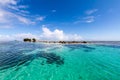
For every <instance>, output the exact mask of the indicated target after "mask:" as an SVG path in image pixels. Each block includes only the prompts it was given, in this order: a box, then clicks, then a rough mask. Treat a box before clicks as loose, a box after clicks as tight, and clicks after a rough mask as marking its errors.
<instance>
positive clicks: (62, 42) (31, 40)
mask: <svg viewBox="0 0 120 80" xmlns="http://www.w3.org/2000/svg"><path fill="white" fill-rule="evenodd" d="M23 41H24V42H42V43H60V44H80V43H89V42H87V41H46V40H37V39H35V38H24V39H23Z"/></svg>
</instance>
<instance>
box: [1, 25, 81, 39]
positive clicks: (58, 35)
mask: <svg viewBox="0 0 120 80" xmlns="http://www.w3.org/2000/svg"><path fill="white" fill-rule="evenodd" d="M42 31H43V32H42V33H41V34H38V35H34V34H32V33H20V34H13V35H0V41H6V40H7V41H10V40H23V39H24V38H36V39H38V40H66V41H72V40H75V41H76V40H83V39H82V37H81V36H80V35H78V34H65V33H64V31H63V30H59V29H55V30H54V31H51V30H50V29H49V28H47V27H46V26H45V25H43V28H42Z"/></svg>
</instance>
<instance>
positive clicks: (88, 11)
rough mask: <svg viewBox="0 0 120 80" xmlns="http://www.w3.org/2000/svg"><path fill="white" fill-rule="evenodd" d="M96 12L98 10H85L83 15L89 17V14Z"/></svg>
mask: <svg viewBox="0 0 120 80" xmlns="http://www.w3.org/2000/svg"><path fill="white" fill-rule="evenodd" d="M97 11H98V9H92V10H87V11H86V12H85V13H86V14H87V15H91V14H93V13H95V12H97Z"/></svg>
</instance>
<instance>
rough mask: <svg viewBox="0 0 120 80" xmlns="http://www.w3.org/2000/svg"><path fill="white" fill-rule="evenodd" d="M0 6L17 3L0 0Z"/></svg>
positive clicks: (13, 0)
mask: <svg viewBox="0 0 120 80" xmlns="http://www.w3.org/2000/svg"><path fill="white" fill-rule="evenodd" d="M0 4H1V5H7V4H13V5H16V4H17V1H16V0H0Z"/></svg>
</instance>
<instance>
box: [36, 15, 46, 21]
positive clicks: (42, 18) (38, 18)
mask: <svg viewBox="0 0 120 80" xmlns="http://www.w3.org/2000/svg"><path fill="white" fill-rule="evenodd" d="M45 18H46V17H45V16H40V17H37V18H36V20H38V21H43V20H44V19H45Z"/></svg>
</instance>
